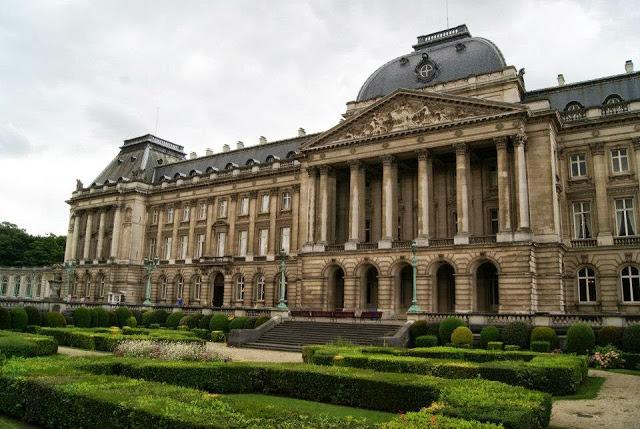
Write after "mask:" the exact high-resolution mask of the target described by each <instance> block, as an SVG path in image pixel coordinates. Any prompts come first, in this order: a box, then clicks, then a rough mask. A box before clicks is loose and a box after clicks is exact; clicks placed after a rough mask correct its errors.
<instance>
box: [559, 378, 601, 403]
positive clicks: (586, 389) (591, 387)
mask: <svg viewBox="0 0 640 429" xmlns="http://www.w3.org/2000/svg"><path fill="white" fill-rule="evenodd" d="M602 383H604V377H587V379H586V380H585V381H584V382H583V383H582V384H581V385H580V386H578V390H577V391H576V393H574V394H573V395H565V396H554V397H553V400H554V401H557V400H563V401H576V400H579V399H594V398H595V397H596V396H598V392H599V391H600V388H601V387H602Z"/></svg>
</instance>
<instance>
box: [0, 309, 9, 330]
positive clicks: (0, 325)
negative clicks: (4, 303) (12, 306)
mask: <svg viewBox="0 0 640 429" xmlns="http://www.w3.org/2000/svg"><path fill="white" fill-rule="evenodd" d="M10 328H11V316H10V315H9V310H7V309H6V308H2V307H0V329H10Z"/></svg>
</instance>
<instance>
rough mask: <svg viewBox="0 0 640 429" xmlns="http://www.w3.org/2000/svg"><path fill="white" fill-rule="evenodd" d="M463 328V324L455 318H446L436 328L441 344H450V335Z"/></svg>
mask: <svg viewBox="0 0 640 429" xmlns="http://www.w3.org/2000/svg"><path fill="white" fill-rule="evenodd" d="M459 326H464V322H463V321H462V320H460V319H458V318H457V317H447V318H446V319H444V320H443V321H442V322H440V326H439V327H438V335H439V337H440V342H441V343H442V344H448V343H450V342H451V334H452V333H453V331H454V330H455V329H456V328H457V327H459Z"/></svg>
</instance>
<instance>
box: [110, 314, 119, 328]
mask: <svg viewBox="0 0 640 429" xmlns="http://www.w3.org/2000/svg"><path fill="white" fill-rule="evenodd" d="M108 314H109V326H118V316H116V312H115V311H109V312H108Z"/></svg>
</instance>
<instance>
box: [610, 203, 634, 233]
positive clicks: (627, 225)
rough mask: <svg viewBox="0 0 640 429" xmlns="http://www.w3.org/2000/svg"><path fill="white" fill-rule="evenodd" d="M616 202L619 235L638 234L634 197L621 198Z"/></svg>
mask: <svg viewBox="0 0 640 429" xmlns="http://www.w3.org/2000/svg"><path fill="white" fill-rule="evenodd" d="M615 203H616V227H617V229H618V236H619V237H625V236H629V235H636V220H635V216H634V213H633V198H620V199H617V200H615Z"/></svg>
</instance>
